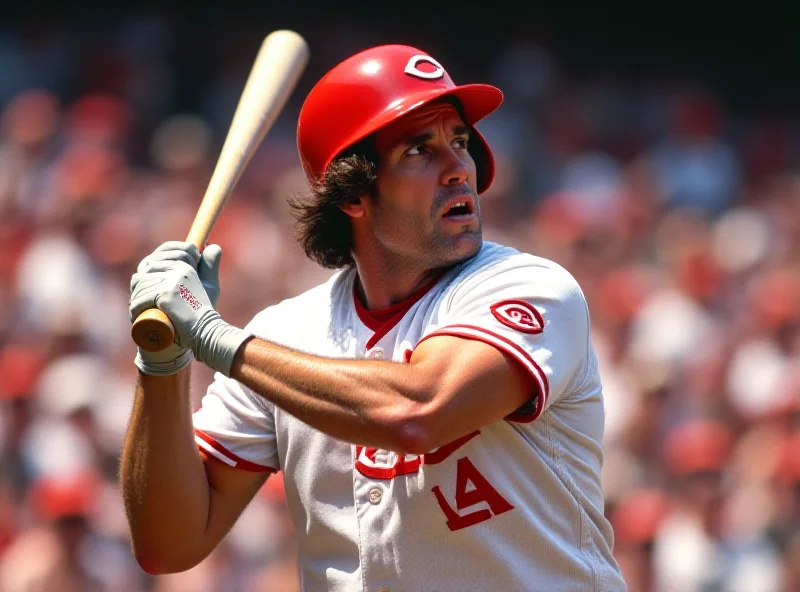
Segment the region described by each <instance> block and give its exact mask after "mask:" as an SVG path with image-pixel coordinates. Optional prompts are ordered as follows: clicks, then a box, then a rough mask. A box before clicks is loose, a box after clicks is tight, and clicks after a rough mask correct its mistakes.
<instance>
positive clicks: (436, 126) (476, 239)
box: [365, 103, 481, 269]
mask: <svg viewBox="0 0 800 592" xmlns="http://www.w3.org/2000/svg"><path fill="white" fill-rule="evenodd" d="M469 135H470V129H469V127H468V126H467V125H465V123H464V121H463V120H462V119H461V117H460V116H459V114H458V111H456V109H455V108H454V107H453V106H452V105H450V104H447V103H435V104H433V105H430V106H427V107H425V108H422V109H420V110H419V111H418V112H413V113H412V114H410V115H408V116H406V117H404V118H402V119H400V120H398V121H397V122H394V123H393V124H392V125H390V126H388V127H386V128H384V129H382V130H381V131H379V132H378V134H377V137H376V147H377V149H378V154H379V159H380V165H379V167H378V180H377V196H376V197H375V198H374V199H370V200H368V202H367V203H366V204H365V215H366V216H367V217H368V219H369V222H370V227H371V228H372V232H373V234H374V238H375V240H376V241H378V242H380V243H381V246H382V248H383V249H384V250H385V251H387V252H389V253H391V254H396V255H400V256H402V257H403V258H404V260H407V261H409V262H414V263H418V264H420V265H422V266H423V267H425V268H427V269H432V268H436V267H443V266H446V265H451V264H453V263H457V262H459V261H462V260H464V259H466V258H469V257H471V256H473V255H475V254H476V253H477V252H478V250H479V249H480V246H481V215H480V205H479V202H478V194H477V191H476V171H475V162H474V161H473V159H472V157H471V156H470V155H469V152H467V141H468V139H469Z"/></svg>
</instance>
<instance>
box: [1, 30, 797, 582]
mask: <svg viewBox="0 0 800 592" xmlns="http://www.w3.org/2000/svg"><path fill="white" fill-rule="evenodd" d="M345 37H346V36H345V34H344V33H342V36H341V39H339V38H338V37H337V36H336V35H332V34H329V35H327V36H325V37H324V38H320V39H319V40H316V39H313V38H312V39H310V42H311V43H312V45H314V44H315V42H316V43H317V44H318V46H321V48H319V49H317V51H315V54H314V55H316V56H320V55H322V56H324V55H326V52H325V49H326V48H327V49H331V51H330V52H329V53H328V54H327V55H339V54H341V55H340V57H341V58H343V57H345V56H346V55H347V53H348V52H350V51H351V50H357V49H360V47H352V41H349V42H345V41H344V39H345ZM176 39H177V32H176V30H175V27H174V24H170V23H169V22H167V21H166V20H163V19H159V18H156V17H152V16H150V15H142V16H141V17H140V18H130V19H127V20H126V21H125V22H124V23H120V24H118V25H117V26H116V28H114V29H112V30H111V31H109V32H108V33H107V36H106V38H105V39H104V41H103V43H102V45H100V46H97V45H94V46H92V48H91V49H92V51H90V52H87V51H86V50H85V49H86V45H85V44H83V45H82V44H81V39H80V33H79V32H78V31H74V30H72V29H70V28H69V27H58V26H47V27H42V28H41V29H37V30H36V31H35V34H33V33H31V32H30V31H28V32H27V33H26V34H24V35H23V34H19V35H3V36H0V71H2V72H3V76H2V78H1V79H0V246H1V247H2V250H1V251H0V407H1V408H2V409H1V410H0V590H3V591H4V592H30V591H34V590H36V591H40V590H41V591H58V592H72V591H79V590H80V591H83V590H87V591H93V590H103V591H114V592H145V591H147V592H212V591H222V590H225V591H226V592H255V591H265V590H276V591H281V592H291V591H292V590H297V589H298V588H297V586H298V584H297V576H296V568H295V563H294V561H295V559H294V557H295V550H294V549H295V538H294V537H295V534H294V531H293V527H292V525H291V523H290V520H289V518H288V514H287V512H286V509H285V503H284V498H283V489H282V482H281V478H280V475H278V476H275V477H272V478H270V480H269V481H268V482H267V485H266V486H265V488H264V489H263V491H262V492H260V493H259V494H258V496H257V498H256V499H255V500H254V502H253V503H252V504H251V505H250V506H249V507H248V508H247V510H246V511H245V516H244V517H243V519H241V520H239V522H238V523H237V524H236V526H235V527H234V528H233V530H232V532H231V533H230V535H229V536H228V537H227V538H226V539H225V541H224V543H223V544H222V545H221V546H220V547H219V548H218V549H217V550H216V551H214V552H213V553H212V555H211V556H210V557H209V558H208V559H207V560H205V561H204V562H203V563H201V564H200V565H199V566H198V567H196V568H194V569H192V570H190V571H188V572H185V573H182V574H176V575H171V576H162V577H150V576H148V575H147V574H145V573H144V572H143V571H141V570H140V569H139V567H138V566H137V565H136V563H135V561H134V560H133V558H132V556H131V553H130V550H129V546H128V537H127V531H126V523H125V518H124V512H123V508H122V503H121V499H120V494H119V490H118V487H117V483H116V481H117V470H118V456H119V451H120V448H121V443H122V439H123V435H124V431H125V427H126V422H127V419H128V415H129V412H130V408H131V402H132V395H133V385H134V382H135V377H136V372H135V367H134V365H133V363H132V360H133V357H134V354H135V346H134V345H133V344H132V342H131V340H130V337H129V330H130V323H129V319H128V312H127V302H128V284H129V281H130V276H131V274H132V273H133V271H134V270H135V267H136V265H137V263H138V262H139V260H140V259H141V258H142V257H144V256H145V255H146V254H148V253H149V252H150V251H151V250H152V249H153V248H155V247H156V246H157V245H158V244H160V243H161V242H163V241H164V240H170V239H182V238H183V237H184V236H185V235H186V233H187V231H188V228H189V226H190V223H191V220H192V218H193V215H194V212H195V211H196V207H197V204H198V203H199V201H200V199H201V197H202V195H203V193H204V190H205V187H206V185H207V183H208V179H209V176H210V173H211V171H212V169H213V166H214V163H215V161H216V156H217V154H218V152H219V148H220V146H221V142H222V140H223V139H224V136H225V132H226V129H227V125H228V122H229V121H230V117H231V116H232V113H233V109H234V107H235V104H236V100H237V98H238V95H239V92H240V90H241V87H242V85H243V82H244V77H245V76H246V74H247V71H248V70H249V67H250V64H251V62H252V58H253V55H254V53H253V54H248V53H247V52H239V53H237V52H229V53H228V54H227V60H228V61H227V62H223V63H220V64H218V66H217V68H216V69H215V70H214V71H213V72H212V73H210V74H209V75H208V77H207V78H205V79H203V81H202V85H201V86H202V90H203V92H202V93H200V95H199V98H198V99H197V100H196V101H195V102H194V103H192V104H191V107H187V104H186V103H185V102H183V103H180V102H179V101H177V100H176V99H175V97H176V96H177V91H176V89H175V88H174V84H173V81H174V80H176V79H178V78H179V74H180V73H179V72H177V71H176V70H177V68H178V67H179V66H180V63H179V62H178V61H176V60H175V59H174V55H175V47H174V45H175V43H176ZM339 41H340V42H341V43H340V44H339V45H335V44H336V43H337V42H339ZM386 41H389V40H386ZM326 44H327V46H326ZM252 47H253V50H254V51H255V48H256V47H257V45H253V46H252ZM342 48H344V49H342ZM334 49H335V50H336V51H334ZM425 49H428V48H427V47H426V48H425ZM430 51H431V52H432V53H434V55H437V54H436V53H435V51H436V48H434V47H432V48H430ZM447 53H448V55H447V58H445V57H442V58H441V61H442V62H443V63H444V64H445V66H446V67H449V68H450V70H451V74H453V76H454V78H456V81H457V82H467V81H469V82H472V81H477V80H475V77H477V76H480V77H481V78H482V79H483V80H485V81H488V82H492V83H495V84H497V85H499V86H500V87H501V88H502V89H503V90H504V92H505V93H506V102H505V104H504V106H503V107H501V109H500V110H499V111H498V112H497V113H495V114H493V115H492V116H490V117H489V118H488V119H487V120H486V121H485V122H484V123H483V124H482V125H480V126H479V127H480V128H481V130H482V131H483V132H484V133H485V135H486V136H487V137H488V139H489V141H490V143H491V144H492V146H493V148H494V150H495V155H496V159H497V167H498V171H497V176H496V180H495V182H494V185H493V186H492V188H491V189H490V190H489V191H488V192H487V193H486V194H485V195H484V197H483V211H484V215H485V224H486V228H485V235H486V238H487V239H488V240H495V241H498V242H503V243H506V244H510V245H512V246H515V247H517V248H520V249H523V250H526V251H529V252H532V253H535V254H538V255H541V256H543V257H548V258H551V259H553V260H555V261H558V262H559V263H561V264H562V265H564V266H565V267H566V268H567V269H569V270H570V271H571V272H572V273H573V274H574V275H575V277H576V278H577V279H578V281H579V282H580V284H581V286H582V287H583V289H584V292H585V294H586V297H587V299H588V302H589V306H590V311H591V316H592V322H593V339H594V344H595V347H596V349H597V351H598V355H599V358H600V363H601V366H602V376H603V381H604V385H605V394H606V408H607V423H606V440H605V441H606V457H605V468H604V482H605V487H606V492H607V513H608V516H609V517H610V519H611V520H612V523H613V524H614V527H615V532H616V551H615V552H616V555H617V558H618V560H619V562H620V564H621V567H622V569H623V571H624V573H625V576H626V579H627V581H628V582H629V585H630V589H631V591H641V592H708V591H712V590H713V591H720V592H733V591H737V592H780V591H786V592H790V591H792V590H800V168H798V165H800V133H798V129H797V128H796V121H795V120H794V119H793V118H794V117H795V116H796V115H797V114H788V115H787V114H783V115H781V116H778V115H775V114H771V113H768V112H761V113H758V112H757V113H737V112H734V111H732V110H731V109H730V108H729V107H728V106H727V104H726V101H725V99H724V97H720V96H717V95H715V94H714V92H713V91H711V90H709V89H707V88H704V87H702V86H699V85H697V84H694V83H689V82H686V81H681V80H680V79H672V80H665V79H652V80H650V79H644V80H625V79H620V78H616V77H614V76H610V75H609V76H606V75H582V76H575V75H573V74H571V73H570V72H569V71H568V69H567V68H565V67H564V66H563V65H562V64H560V63H559V59H558V56H557V55H553V54H552V53H551V52H550V51H548V50H547V49H546V48H544V47H542V46H539V45H536V44H533V43H530V42H528V41H526V40H525V39H517V40H509V41H508V43H507V45H506V46H505V47H503V48H502V50H501V51H498V52H497V53H496V54H494V55H493V56H492V59H491V61H490V63H489V64H488V66H487V68H486V69H485V70H480V71H472V72H468V71H467V69H466V67H464V66H462V65H460V64H458V63H455V64H452V65H451V63H452V62H453V60H454V59H457V56H458V53H457V51H456V50H455V49H454V48H452V47H451V48H449V49H448V52H447ZM318 59H320V60H321V58H318ZM448 60H449V61H448ZM331 66H333V62H332V63H330V64H328V63H325V64H321V63H320V64H317V67H319V68H323V69H327V68H328V67H331ZM456 72H460V73H468V74H469V75H470V76H473V79H471V80H459V79H458V77H457V76H456ZM312 82H313V81H312ZM302 98H303V97H302V96H297V97H294V98H293V102H292V103H291V104H290V106H289V107H288V108H287V111H286V112H285V113H284V115H283V116H282V117H281V118H280V119H279V121H278V123H277V124H276V126H275V128H273V130H272V131H271V132H270V135H269V136H268V138H267V140H266V141H265V143H264V145H263V146H262V148H261V149H260V150H259V152H258V153H257V155H256V156H255V158H254V160H253V161H252V162H251V163H250V165H249V167H248V169H247V172H246V173H245V175H244V176H243V178H242V180H241V182H240V184H239V185H238V187H237V189H236V191H235V192H234V194H233V196H232V197H231V198H230V201H229V204H228V206H226V209H225V211H224V212H223V215H222V217H221V218H220V220H219V223H218V225H217V226H216V227H215V230H214V232H213V234H212V237H211V241H212V242H215V243H218V244H220V245H222V247H223V253H224V254H223V263H222V298H221V301H220V306H219V308H220V312H221V313H222V315H223V317H225V318H226V319H227V320H228V321H229V322H231V323H234V324H239V325H243V324H245V323H246V322H247V321H249V320H250V318H251V317H252V316H253V315H254V314H255V313H256V312H258V311H259V310H261V309H262V308H263V307H265V306H267V305H269V304H272V303H276V302H278V301H279V300H281V299H283V298H287V297H290V296H293V295H295V294H298V293H300V292H301V291H303V290H305V289H307V288H309V287H311V286H313V285H316V284H317V283H319V282H321V281H323V280H325V279H326V278H327V277H329V275H330V273H331V272H330V271H326V270H322V269H319V268H317V267H316V266H315V265H314V264H312V263H311V262H309V261H307V260H305V259H304V257H303V255H302V253H301V251H300V249H299V248H298V246H297V245H296V244H295V242H294V239H293V232H292V224H291V217H290V215H289V211H288V208H287V206H286V198H287V197H291V196H293V195H295V194H296V193H297V192H298V191H301V190H302V189H303V183H304V178H303V175H302V172H301V170H300V167H299V162H298V158H297V152H296V146H295V137H294V124H295V122H296V113H297V109H298V107H299V104H300V102H301V101H302ZM192 378H193V384H192V396H193V401H194V402H195V404H197V403H199V400H200V397H201V396H202V394H203V392H204V390H205V386H206V385H207V384H208V382H209V381H210V380H211V373H210V371H208V370H207V369H205V368H203V367H200V365H199V364H194V367H193V377H192ZM531 552H535V550H534V549H532V551H531Z"/></svg>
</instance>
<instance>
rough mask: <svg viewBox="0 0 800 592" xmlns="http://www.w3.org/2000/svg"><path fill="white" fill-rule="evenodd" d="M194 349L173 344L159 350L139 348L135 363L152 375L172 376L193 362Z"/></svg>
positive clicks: (144, 371)
mask: <svg viewBox="0 0 800 592" xmlns="http://www.w3.org/2000/svg"><path fill="white" fill-rule="evenodd" d="M192 359H193V356H192V350H190V349H185V348H183V347H181V346H179V345H178V344H172V345H171V346H169V347H168V348H167V349H165V350H162V351H159V352H149V351H147V350H144V349H142V348H138V349H137V352H136V358H134V364H136V367H137V368H139V370H141V371H142V372H143V373H145V374H149V375H150V376H170V375H171V374H177V373H178V372H180V371H181V370H183V369H184V368H186V367H187V366H188V365H189V364H191V363H192Z"/></svg>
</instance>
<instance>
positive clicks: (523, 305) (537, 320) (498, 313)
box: [489, 300, 544, 333]
mask: <svg viewBox="0 0 800 592" xmlns="http://www.w3.org/2000/svg"><path fill="white" fill-rule="evenodd" d="M489 310H491V311H492V314H493V315H494V318H496V319H497V320H498V321H500V322H501V323H503V324H504V325H505V326H506V327H511V328H512V329H515V330H517V331H520V332H522V333H541V332H542V331H544V319H543V318H542V314H541V313H540V312H539V311H538V310H536V308H535V307H534V306H533V305H532V304H531V303H530V302H525V301H524V300H503V301H501V302H498V303H497V304H492V305H491V306H490V307H489Z"/></svg>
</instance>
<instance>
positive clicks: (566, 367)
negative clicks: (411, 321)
mask: <svg viewBox="0 0 800 592" xmlns="http://www.w3.org/2000/svg"><path fill="white" fill-rule="evenodd" d="M437 335H451V336H456V337H462V338H466V339H475V340H478V341H483V342H484V343H487V344H489V345H492V346H493V347H496V348H497V349H499V350H500V351H502V352H503V353H505V354H507V355H509V356H511V357H512V358H513V359H515V360H516V361H517V362H519V364H520V365H521V366H522V367H523V368H524V369H525V370H526V371H527V372H528V373H530V375H531V376H532V377H533V379H534V384H535V385H536V392H535V393H533V395H532V397H531V399H530V401H529V402H528V403H527V404H525V405H523V406H522V407H521V408H520V409H518V410H517V411H516V412H514V413H513V414H511V415H509V416H508V417H507V418H506V419H508V420H510V421H517V422H523V423H528V422H531V421H534V420H535V419H536V418H537V417H539V416H540V415H541V414H542V412H543V411H544V410H545V409H547V408H548V407H549V406H550V405H552V404H553V403H554V402H555V401H557V400H559V399H560V398H562V397H564V396H565V395H566V394H568V393H569V392H570V390H571V389H573V388H576V387H578V386H580V384H581V382H582V381H583V378H584V376H585V374H586V368H587V359H588V354H589V351H590V346H589V314H588V308H587V305H586V300H585V298H584V295H583V292H582V291H581V290H580V287H579V286H578V283H577V282H576V281H575V279H574V278H573V277H572V276H571V275H570V274H569V273H568V272H567V271H566V270H564V269H563V268H560V267H558V266H553V265H552V264H548V265H545V264H536V263H533V262H531V263H524V264H521V263H515V264H514V265H510V266H506V267H504V268H502V267H501V268H498V267H494V268H491V267H490V268H489V269H487V270H483V271H481V272H479V273H476V274H475V275H474V276H471V277H469V278H468V279H466V280H465V281H464V282H462V284H461V285H459V287H458V288H457V289H456V290H455V291H454V292H453V296H452V297H451V298H450V302H449V303H447V304H446V305H445V310H444V312H443V314H441V315H440V317H439V322H438V323H436V326H435V327H432V330H431V331H430V332H428V333H427V334H426V335H424V336H423V339H422V340H425V339H429V338H431V337H434V336H437ZM422 340H421V341H422Z"/></svg>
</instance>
